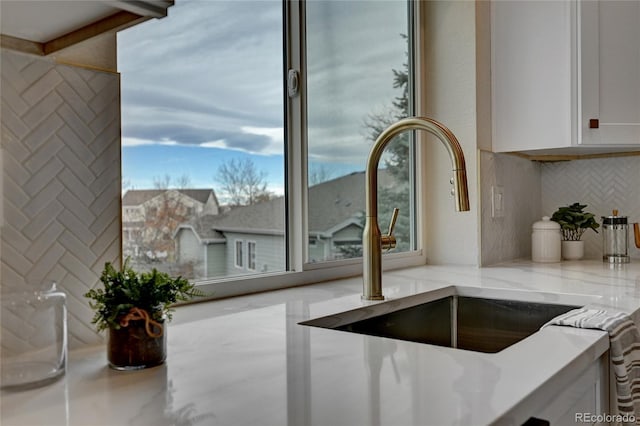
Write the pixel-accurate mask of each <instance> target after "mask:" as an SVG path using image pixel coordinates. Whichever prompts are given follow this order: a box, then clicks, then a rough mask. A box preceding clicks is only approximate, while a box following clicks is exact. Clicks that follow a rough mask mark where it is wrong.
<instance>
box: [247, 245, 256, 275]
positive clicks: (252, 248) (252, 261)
mask: <svg viewBox="0 0 640 426" xmlns="http://www.w3.org/2000/svg"><path fill="white" fill-rule="evenodd" d="M247 268H248V269H249V270H251V271H255V269H256V243H255V242H253V241H249V242H248V243H247Z"/></svg>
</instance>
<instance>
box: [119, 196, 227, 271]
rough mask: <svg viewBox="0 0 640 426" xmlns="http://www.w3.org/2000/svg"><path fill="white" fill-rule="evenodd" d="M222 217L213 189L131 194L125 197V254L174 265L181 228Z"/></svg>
mask: <svg viewBox="0 0 640 426" xmlns="http://www.w3.org/2000/svg"><path fill="white" fill-rule="evenodd" d="M218 213H219V205H218V199H217V198H216V195H215V192H214V191H213V189H145V190H129V191H127V192H126V193H125V194H124V196H123V197H122V245H123V253H124V255H125V256H129V257H131V258H133V259H135V260H138V261H143V262H144V261H146V262H158V261H163V262H174V261H175V258H176V256H175V250H176V247H175V242H174V240H173V234H174V232H175V229H176V228H177V227H178V225H180V224H181V223H184V222H185V221H189V220H194V219H196V218H198V217H201V216H205V215H208V216H211V215H217V214H218Z"/></svg>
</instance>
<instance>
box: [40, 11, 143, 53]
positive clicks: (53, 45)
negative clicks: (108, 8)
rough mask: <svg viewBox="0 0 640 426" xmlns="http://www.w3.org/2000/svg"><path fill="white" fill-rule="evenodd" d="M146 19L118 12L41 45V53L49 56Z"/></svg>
mask: <svg viewBox="0 0 640 426" xmlns="http://www.w3.org/2000/svg"><path fill="white" fill-rule="evenodd" d="M148 19H150V17H146V16H140V15H136V14H135V13H131V12H126V11H122V12H118V13H116V14H114V15H111V16H108V17H106V18H104V19H101V20H99V21H97V22H94V23H92V24H89V25H85V26H84V27H82V28H80V29H78V30H75V31H72V32H70V33H67V34H65V35H63V36H61V37H58V38H55V39H53V40H50V41H48V42H46V43H43V47H44V48H43V51H44V54H45V55H50V54H51V53H54V52H57V51H59V50H62V49H64V48H67V47H69V46H72V45H74V44H77V43H80V42H82V41H85V40H87V39H90V38H92V37H95V36H97V35H100V34H104V33H107V32H115V31H119V30H122V29H125V28H128V27H130V26H132V25H136V24H138V23H140V22H143V21H146V20H148Z"/></svg>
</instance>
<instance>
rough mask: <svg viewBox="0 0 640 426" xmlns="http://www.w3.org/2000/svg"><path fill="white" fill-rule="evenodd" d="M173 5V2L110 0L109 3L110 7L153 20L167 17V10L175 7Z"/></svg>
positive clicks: (166, 0) (163, 0) (168, 0)
mask: <svg viewBox="0 0 640 426" xmlns="http://www.w3.org/2000/svg"><path fill="white" fill-rule="evenodd" d="M173 3H174V2H173V0H155V1H154V0H151V1H150V0H116V1H113V0H110V1H109V2H108V4H109V6H113V7H117V8H118V9H122V10H126V11H127V12H131V13H135V14H136V15H140V16H149V17H151V18H164V17H165V16H167V9H168V8H169V7H170V6H173Z"/></svg>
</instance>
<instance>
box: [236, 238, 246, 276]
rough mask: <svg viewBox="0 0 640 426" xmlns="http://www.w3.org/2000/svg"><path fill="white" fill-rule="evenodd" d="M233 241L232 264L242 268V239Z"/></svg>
mask: <svg viewBox="0 0 640 426" xmlns="http://www.w3.org/2000/svg"><path fill="white" fill-rule="evenodd" d="M233 241H234V244H233V248H234V250H233V253H234V254H233V265H234V266H235V267H236V268H237V269H241V270H244V240H240V239H235V240H233ZM238 244H239V245H238ZM238 247H240V256H238Z"/></svg>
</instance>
